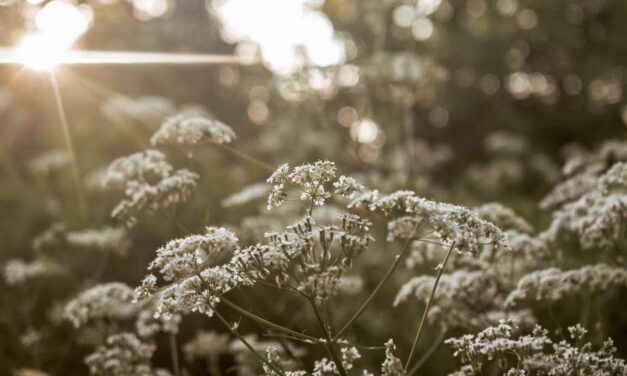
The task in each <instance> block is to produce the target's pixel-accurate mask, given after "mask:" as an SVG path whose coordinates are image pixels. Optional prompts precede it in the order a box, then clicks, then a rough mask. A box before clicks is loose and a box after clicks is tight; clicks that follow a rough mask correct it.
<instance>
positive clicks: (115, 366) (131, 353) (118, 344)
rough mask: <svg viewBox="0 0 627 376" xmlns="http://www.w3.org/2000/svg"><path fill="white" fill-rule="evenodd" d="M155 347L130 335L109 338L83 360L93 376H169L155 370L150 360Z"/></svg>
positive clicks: (162, 371)
mask: <svg viewBox="0 0 627 376" xmlns="http://www.w3.org/2000/svg"><path fill="white" fill-rule="evenodd" d="M155 350H156V346H155V345H154V344H153V343H151V342H145V341H143V340H142V339H140V338H138V337H137V336H135V335H134V334H132V333H119V334H114V335H112V336H109V337H108V338H107V341H106V344H105V345H103V346H100V347H99V348H97V349H96V351H95V352H93V353H92V354H90V355H88V356H87V357H86V358H85V364H86V365H87V367H88V368H89V372H90V374H91V375H94V376H113V375H116V376H170V372H168V371H166V370H164V369H155V368H153V366H152V364H151V360H150V359H151V358H152V355H153V353H154V352H155Z"/></svg>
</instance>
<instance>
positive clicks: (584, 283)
mask: <svg viewBox="0 0 627 376" xmlns="http://www.w3.org/2000/svg"><path fill="white" fill-rule="evenodd" d="M624 287H627V270H625V269H624V268H620V267H613V266H608V265H606V264H596V265H587V266H584V267H582V268H580V269H575V270H568V271H561V270H559V269H557V268H549V269H544V270H539V271H536V272H532V273H530V274H527V275H525V276H523V277H522V278H521V279H520V280H519V281H518V286H517V287H516V289H515V290H513V291H512V292H511V293H510V294H509V296H508V297H507V301H506V304H507V305H508V306H516V305H519V304H521V303H524V302H533V301H537V302H548V303H552V302H557V301H559V300H562V299H565V298H569V297H573V296H577V295H579V294H581V293H584V292H587V293H590V294H597V293H602V292H607V291H609V290H611V289H620V288H624Z"/></svg>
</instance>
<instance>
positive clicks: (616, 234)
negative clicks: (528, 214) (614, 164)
mask: <svg viewBox="0 0 627 376" xmlns="http://www.w3.org/2000/svg"><path fill="white" fill-rule="evenodd" d="M620 172H621V165H619V166H618V168H616V169H611V170H610V171H609V172H608V174H606V175H604V176H603V177H601V179H600V182H603V185H602V186H601V187H599V188H600V189H595V190H593V191H591V192H588V193H586V194H585V195H583V196H581V197H580V198H579V199H577V200H576V201H574V202H571V203H568V204H566V205H564V207H562V208H561V209H560V210H558V211H557V212H555V213H554V214H553V221H552V222H551V225H550V226H549V228H548V229H547V230H546V231H545V232H544V233H543V234H542V236H543V237H544V238H545V239H546V240H547V241H548V242H550V243H551V244H554V245H555V244H572V243H575V244H577V245H578V246H579V248H581V249H583V250H589V249H613V248H616V249H620V248H621V247H622V246H623V245H624V244H625V240H626V239H627V186H625V185H624V181H623V185H621V186H616V185H615V183H616V182H620V181H621V180H620V176H619V174H620ZM610 173H611V174H610ZM610 181H612V183H610ZM610 186H611V190H610Z"/></svg>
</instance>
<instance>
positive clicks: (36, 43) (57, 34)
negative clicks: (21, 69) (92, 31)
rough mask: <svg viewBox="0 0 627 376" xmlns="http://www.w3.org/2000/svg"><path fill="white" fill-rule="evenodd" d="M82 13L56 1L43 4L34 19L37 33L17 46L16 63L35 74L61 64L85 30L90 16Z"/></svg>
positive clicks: (78, 9) (80, 10)
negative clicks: (34, 71) (36, 71)
mask: <svg viewBox="0 0 627 376" xmlns="http://www.w3.org/2000/svg"><path fill="white" fill-rule="evenodd" d="M85 9H87V8H80V7H75V6H73V5H71V4H69V3H66V2H64V1H59V0H53V1H51V2H49V3H48V4H46V6H44V7H43V8H42V9H41V10H40V11H39V12H38V13H37V15H36V16H35V25H36V26H37V31H35V32H33V33H32V34H28V35H26V36H25V37H24V38H23V39H22V40H21V41H20V42H19V44H18V45H17V48H16V56H17V60H18V61H19V62H20V63H22V64H23V65H25V66H27V67H29V68H32V69H37V70H44V69H53V68H54V67H55V66H57V65H59V64H61V63H63V61H64V60H65V59H66V58H67V54H68V52H69V49H70V48H71V47H72V45H73V44H74V43H75V42H76V40H77V39H78V38H79V37H80V36H81V35H82V34H83V33H85V31H86V30H87V28H88V27H89V23H90V21H91V17H92V15H91V13H89V12H86V11H85Z"/></svg>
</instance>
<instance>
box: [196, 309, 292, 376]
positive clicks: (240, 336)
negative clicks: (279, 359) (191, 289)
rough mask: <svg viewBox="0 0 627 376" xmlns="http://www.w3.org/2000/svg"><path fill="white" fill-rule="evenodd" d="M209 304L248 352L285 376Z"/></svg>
mask: <svg viewBox="0 0 627 376" xmlns="http://www.w3.org/2000/svg"><path fill="white" fill-rule="evenodd" d="M208 304H209V306H210V307H211V310H213V312H214V313H215V314H216V316H217V317H218V319H219V320H220V321H221V322H222V324H224V326H225V327H226V328H227V329H228V330H229V332H231V334H233V335H234V336H235V337H237V339H239V340H240V341H241V342H242V343H243V344H244V346H246V347H247V348H248V350H250V351H251V352H252V353H253V354H254V355H255V356H256V357H257V358H259V360H261V362H262V363H264V364H266V365H267V366H268V367H270V368H271V369H272V370H273V371H274V372H276V373H278V374H279V375H285V373H284V372H283V371H281V370H280V369H278V368H277V367H276V366H275V365H274V364H272V363H270V362H268V360H267V359H266V358H264V357H263V356H262V355H261V354H259V353H258V352H257V350H255V348H254V347H252V345H251V344H250V343H249V342H248V341H247V340H246V338H244V337H243V336H242V335H241V334H239V332H238V331H237V329H235V328H234V327H233V326H232V325H231V324H229V322H228V321H227V320H226V319H225V318H224V316H222V314H221V313H220V312H218V310H216V308H215V306H214V305H213V304H212V303H208Z"/></svg>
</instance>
